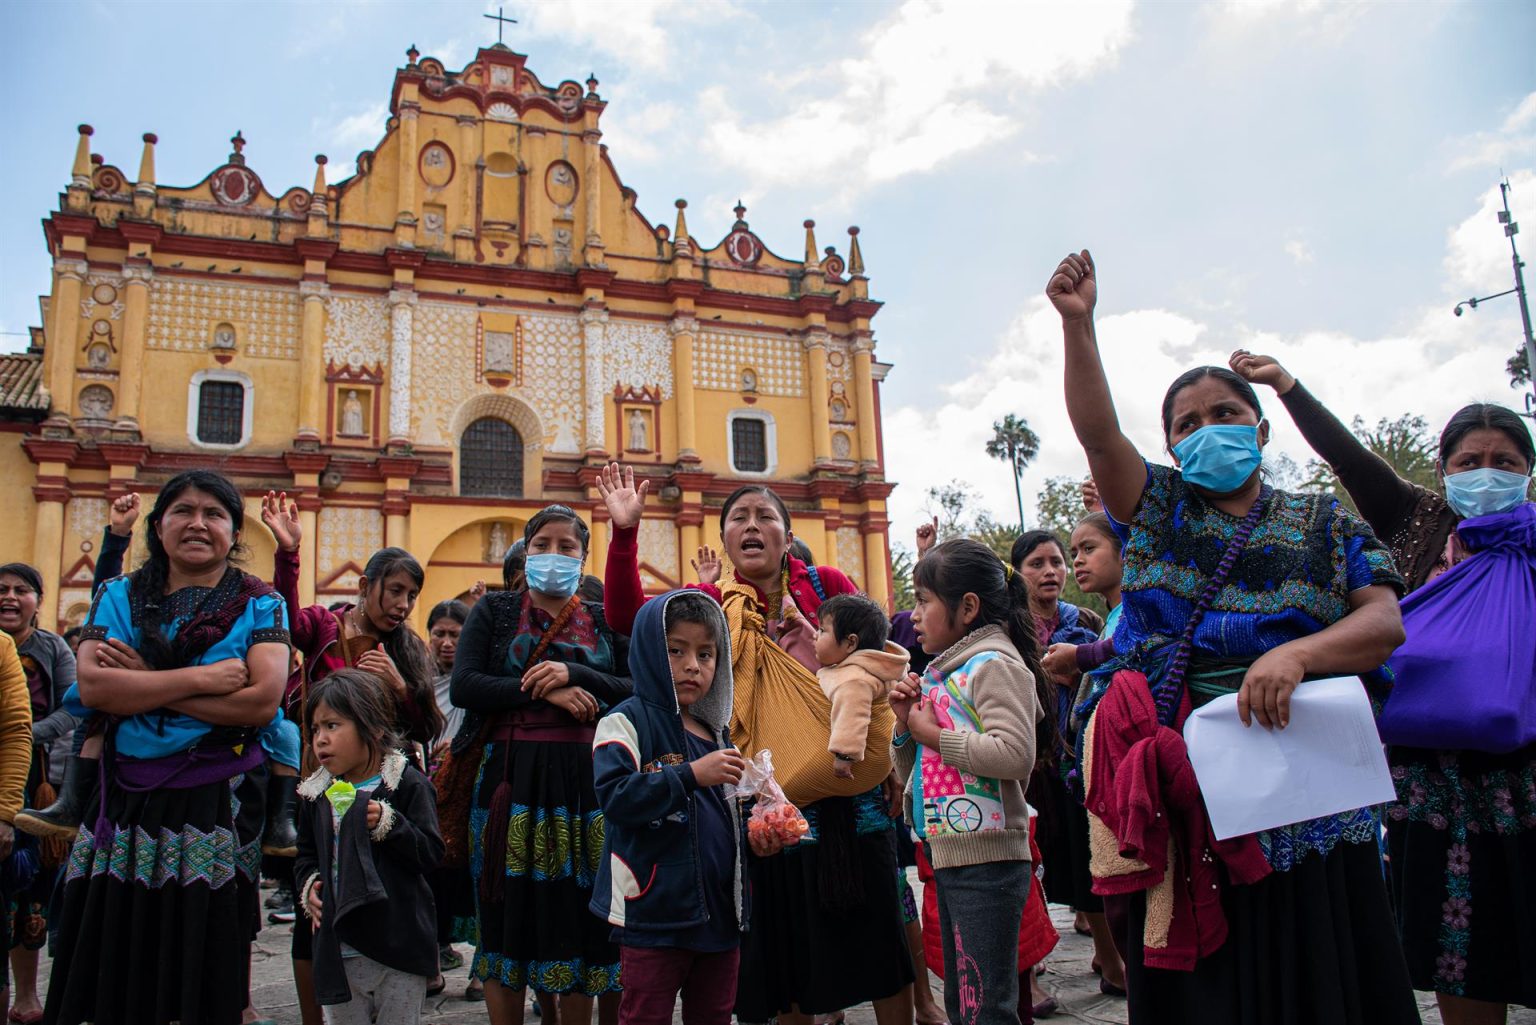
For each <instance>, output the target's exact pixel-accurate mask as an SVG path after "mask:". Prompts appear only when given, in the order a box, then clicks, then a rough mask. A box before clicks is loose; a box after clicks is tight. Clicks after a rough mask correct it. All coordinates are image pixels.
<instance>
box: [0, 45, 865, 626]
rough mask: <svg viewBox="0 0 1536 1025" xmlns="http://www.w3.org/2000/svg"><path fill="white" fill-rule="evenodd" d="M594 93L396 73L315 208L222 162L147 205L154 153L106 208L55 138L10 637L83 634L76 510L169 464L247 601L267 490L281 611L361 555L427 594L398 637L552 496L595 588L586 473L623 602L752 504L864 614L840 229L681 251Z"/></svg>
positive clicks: (491, 70) (9, 395) (858, 334)
mask: <svg viewBox="0 0 1536 1025" xmlns="http://www.w3.org/2000/svg"><path fill="white" fill-rule="evenodd" d="M597 88H598V82H597V81H596V80H595V79H589V80H588V81H587V82H586V83H585V85H584V86H583V85H581V84H578V83H576V82H571V81H566V82H561V83H560V84H559V85H557V86H553V87H551V86H546V85H544V84H543V83H542V82H540V81H539V79H538V78H537V77H536V76H535V75H534V73H533V72H532V71H531V70H529V69H528V67H527V66H526V59H525V57H524V56H523V55H521V54H518V53H515V52H513V51H512V50H510V49H508V48H507V47H505V46H503V45H501V44H497V45H495V46H490V47H486V48H484V49H482V50H480V51H479V53H478V55H477V56H476V57H475V59H474V61H473V62H471V63H470V64H469V66H467V67H465V68H464V69H462V70H460V71H451V70H449V69H448V68H446V67H444V66H443V64H442V63H441V62H439V61H437V60H434V59H432V58H430V57H425V58H424V57H421V56H420V55H419V54H418V53H417V52H416V50H415V48H414V47H413V48H412V49H411V50H409V51H408V52H407V63H406V65H405V66H404V67H403V68H400V69H398V70H397V71H396V72H395V76H394V85H393V88H392V91H391V94H390V103H389V110H390V117H389V121H388V126H387V129H386V131H385V133H384V137H383V139H382V140H380V142H379V144H378V145H377V146H376V147H375V148H374V149H371V150H367V151H365V152H363V153H360V154H359V155H358V157H357V169H356V173H355V174H354V175H353V176H352V177H350V178H347V179H346V180H344V181H340V182H337V183H335V184H332V185H327V184H326V182H325V173H324V171H325V169H324V164H325V157H323V156H322V157H316V164H317V165H319V166H317V167H316V169H315V179H314V183H313V185H312V187H310V188H303V187H298V186H295V187H290V188H286V189H283V188H280V187H279V188H277V189H276V190H275V191H274V189H273V188H272V187H271V186H269V185H268V184H267V183H266V182H264V181H263V180H262V178H261V176H260V174H259V173H258V167H259V161H258V159H257V155H256V154H257V149H256V146H254V145H250V146H249V147H248V144H247V142H246V140H245V139H244V138H243V137H242V136H241V135H240V134H239V133H237V134H236V135H235V137H234V139H233V140H232V147H233V149H232V152H231V153H230V154H229V159H228V162H227V163H225V164H224V165H223V166H221V167H218V168H215V169H214V170H213V171H212V172H211V173H210V174H209V175H208V176H207V177H206V178H204V179H203V180H202V181H200V182H198V183H197V184H195V185H191V186H187V187H177V186H170V185H164V184H161V183H159V182H157V181H156V179H155V147H156V144H157V140H156V138H155V136H154V135H145V136H144V149H143V154H142V156H141V157H140V160H139V167H138V174H137V177H136V180H132V181H130V180H129V179H128V177H127V176H126V175H125V174H124V173H123V172H122V170H120V169H119V168H118V167H117V166H116V165H114V164H113V163H111V162H110V161H108V160H106V159H104V156H103V155H101V154H96V153H93V152H92V151H91V128H90V127H89V126H86V125H82V126H80V135H79V141H78V144H77V148H76V152H75V161H74V167H73V171H72V174H71V177H70V181H69V185H68V188H67V190H66V191H65V193H64V194H63V195H62V197H61V200H60V206H59V209H58V210H55V211H53V212H51V213H49V214H48V216H47V218H46V220H45V221H44V229H45V233H46V236H47V242H48V249H49V253H50V255H51V257H52V259H53V289H52V294H51V295H49V296H46V297H44V298H43V299H42V301H41V305H42V320H43V327H41V328H34V329H33V339H32V342H33V344H32V347H31V348H30V349H29V350H28V351H27V352H25V353H21V354H16V355H11V356H3V357H0V429H3V430H4V431H6V432H8V436H9V438H10V439H11V440H10V441H9V442H7V443H6V444H5V445H4V446H3V451H0V469H3V471H4V474H5V479H6V481H8V482H11V483H12V484H13V485H16V484H24V485H30V487H26V486H12V487H10V488H7V489H6V490H5V492H4V497H3V498H0V512H3V516H4V518H5V522H6V524H7V528H8V529H7V530H6V531H5V535H4V542H3V547H4V551H3V553H0V561H9V560H13V559H20V560H24V561H27V562H31V563H33V564H34V565H36V566H37V567H38V568H39V569H40V570H41V571H42V574H43V578H44V582H45V588H46V590H47V592H48V593H47V598H48V600H47V601H45V602H44V603H43V606H42V611H41V618H42V622H43V625H44V626H47V627H53V626H55V624H56V623H57V624H60V625H61V627H62V625H67V624H70V623H75V622H79V621H80V619H81V618H82V617H83V615H84V613H85V609H86V602H87V598H88V595H89V588H90V580H91V574H92V570H93V568H94V562H93V559H94V553H95V549H96V546H97V545H99V543H100V538H101V532H102V529H103V527H104V526H105V525H106V520H107V509H108V500H109V497H110V496H115V495H118V494H121V493H123V492H125V491H129V490H138V491H141V492H144V493H145V494H146V497H147V498H149V499H152V497H153V493H154V491H155V490H156V489H157V488H158V487H159V485H160V484H162V483H163V482H164V481H165V480H167V479H168V478H169V477H170V476H172V475H173V474H175V473H177V472H179V471H180V470H183V469H186V468H188V467H194V466H213V467H217V468H219V469H221V470H223V471H224V472H226V473H228V474H230V475H231V476H232V477H233V478H234V479H235V480H236V481H237V482H238V483H239V484H240V485H241V487H242V488H243V489H244V490H245V491H246V494H247V495H248V496H249V498H248V503H247V517H246V531H245V541H246V543H247V545H248V547H249V548H250V549H251V562H250V566H251V568H252V569H253V571H255V572H257V573H258V574H263V575H264V574H265V573H266V572H268V570H267V569H266V567H269V566H270V564H271V563H270V556H271V552H272V548H273V541H272V538H271V537H270V535H269V534H268V533H267V532H266V530H265V528H264V527H262V526H261V523H260V519H259V517H258V515H257V510H258V498H259V495H260V494H261V493H262V492H265V491H266V490H267V489H268V488H274V489H285V490H287V491H288V492H289V493H290V494H291V495H297V498H298V503H299V508H300V510H301V516H302V519H303V527H304V551H303V563H302V564H303V573H304V576H303V581H302V585H301V590H302V597H303V598H304V599H305V600H306V601H321V602H329V601H333V600H337V599H340V598H342V597H344V596H346V595H348V594H352V593H355V589H356V586H357V576H358V573H359V571H360V570H361V568H362V566H363V563H364V562H365V560H366V559H367V557H368V555H369V554H370V553H371V552H372V551H374V550H375V549H376V548H378V547H379V546H381V545H384V544H391V545H400V546H402V547H405V548H408V549H409V550H411V551H412V552H413V553H414V554H415V555H416V556H417V557H418V558H419V559H421V560H422V562H423V563H425V564H426V565H427V566H428V577H427V590H426V592H425V593H424V594H423V595H422V597H421V605H420V606H419V608H420V609H421V610H425V609H426V608H429V607H430V605H431V604H432V603H433V602H436V601H438V600H440V599H443V598H447V597H452V596H455V595H458V594H460V593H462V592H464V591H465V590H467V589H468V588H469V587H470V586H471V585H472V584H473V583H474V581H476V580H478V579H484V580H486V581H488V582H490V583H492V584H493V585H494V584H496V583H499V580H500V569H499V565H500V560H501V555H502V553H503V552H504V551H505V549H506V546H507V544H508V543H509V542H510V541H511V540H512V539H514V538H516V537H520V536H521V532H522V526H523V524H524V523H525V522H526V521H527V519H528V517H529V516H531V515H532V514H533V512H535V511H536V510H537V509H538V508H540V507H541V506H542V505H544V504H546V503H548V502H551V501H560V502H565V503H567V504H570V505H572V506H574V507H575V508H577V509H578V510H580V511H582V512H583V514H584V515H587V516H589V517H590V519H591V520H593V521H595V523H594V527H595V529H594V531H593V544H592V552H591V558H590V561H589V564H588V569H589V571H593V572H596V573H598V574H601V573H602V566H603V562H604V559H605V555H606V551H607V530H606V528H605V527H604V526H602V525H601V523H602V521H603V519H604V518H605V516H604V509H603V506H602V503H601V501H600V500H599V499H598V496H597V491H596V488H595V480H596V476H597V469H598V467H599V466H600V465H601V464H602V463H604V462H605V461H607V460H609V459H620V460H623V461H625V462H627V463H632V464H634V465H635V466H636V468H637V470H638V471H639V472H640V473H641V474H643V475H644V476H647V477H649V478H650V479H651V481H652V495H653V498H652V500H651V502H650V504H649V506H648V516H647V519H646V520H645V522H644V524H643V526H642V529H641V532H640V555H641V562H642V566H643V574H644V578H645V581H646V585H647V587H648V588H650V589H653V590H661V589H664V588H667V587H671V586H675V585H676V584H678V583H681V582H685V581H686V580H688V579H691V571H690V567H689V558H690V556H691V555H692V553H693V551H694V549H695V548H696V547H697V546H698V545H699V544H700V543H716V544H718V536H719V535H718V526H717V520H718V515H719V509H720V505H721V503H722V501H723V499H724V498H725V496H726V495H728V494H729V493H730V492H731V491H732V490H734V489H735V488H736V487H738V486H740V485H741V484H742V483H744V482H747V481H758V480H761V481H767V482H771V483H772V484H773V486H774V488H775V489H776V490H777V492H778V493H779V495H780V496H781V497H783V498H784V499H785V500H786V502H788V503H789V506H790V509H791V512H792V515H793V518H794V529H795V533H796V534H797V535H798V536H799V537H801V538H802V539H803V540H805V541H806V542H807V543H808V544H809V545H810V547H811V550H812V552H813V553H814V555H815V558H816V560H817V562H819V563H822V564H825V565H830V566H836V567H838V568H840V569H842V570H844V571H845V572H848V573H849V574H850V575H851V576H853V577H854V578H855V579H856V580H857V581H858V582H859V583H860V584H861V585H862V586H863V587H864V588H865V589H867V590H868V591H869V592H870V594H871V595H873V596H875V597H876V598H877V599H880V600H884V599H885V598H886V596H887V595H888V594H889V580H888V573H889V570H888V558H887V537H886V532H887V521H886V513H885V499H886V497H887V496H888V495H889V493H890V490H891V487H892V485H890V484H888V483H886V481H885V478H884V472H883V465H884V460H883V457H882V451H881V434H880V381H881V380H882V379H883V377H884V376H885V373H886V371H887V370H888V369H889V368H888V367H887V366H886V365H884V364H881V363H879V362H877V361H876V360H875V354H874V348H875V346H874V338H873V335H872V333H871V329H870V321H871V318H872V317H873V316H874V315H875V313H876V312H877V311H878V309H879V307H880V303H878V302H876V301H874V300H871V299H870V298H869V288H868V281H867V279H866V278H865V276H864V263H863V258H862V255H861V253H860V249H859V238H858V229H857V228H850V229H849V235H850V238H849V240H848V250H847V254H846V256H844V255H840V254H839V253H838V252H837V251H836V248H835V247H832V246H828V247H827V248H826V249H825V250H822V249H820V248H819V247H818V244H817V241H816V237H815V226H814V224H813V223H812V222H811V221H806V222H805V250H804V254H803V256H799V257H797V258H793V259H790V258H785V257H781V256H779V255H777V254H775V253H773V252H771V251H770V250H769V249H768V248H767V246H766V245H765V244H764V243H763V241H762V240H761V239H760V238H759V237H758V235H757V234H755V233H754V232H753V230H752V228H751V227H750V226H749V224H748V222H747V220H746V211H745V209H743V208H742V207H740V206H738V207H737V209H736V221H735V223H734V225H733V226H732V227H731V230H730V232H729V233H728V234H727V235H726V236H725V237H724V238H723V239H720V240H718V241H716V242H713V243H710V242H706V241H705V240H702V239H697V238H694V237H693V236H692V235H691V234H690V233H689V231H688V225H687V219H686V217H685V213H686V210H685V208H686V206H687V204H686V203H685V202H684V201H682V200H678V201H677V204H676V212H675V213H676V216H675V220H674V222H673V224H672V225H671V226H670V227H669V226H668V225H666V224H653V223H652V222H651V221H650V220H649V219H648V218H647V217H646V216H645V215H644V214H643V213H641V211H640V210H639V209H638V207H637V205H636V195H635V193H634V191H633V190H631V189H629V188H627V187H626V186H625V185H624V184H623V182H622V181H621V180H620V178H619V174H618V171H617V169H616V168H615V166H614V164H613V163H612V161H611V160H610V158H609V154H608V149H607V147H606V146H604V145H603V144H602V130H601V128H600V122H601V119H602V114H603V110H604V107H605V106H606V104H605V102H604V101H603V99H602V97H601V96H600V95H599V94H598V91H597ZM254 141H255V140H253V142H254ZM248 148H249V149H251V151H252V152H249V153H248V152H247V149H248ZM146 509H147V503H146ZM139 533H140V535H142V528H141V529H140V531H139ZM142 545H143V542H142V536H141V537H140V539H139V540H138V541H137V549H138V551H142ZM137 554H138V552H136V553H135V558H136V556H137ZM419 614H424V613H419ZM418 625H419V624H418Z"/></svg>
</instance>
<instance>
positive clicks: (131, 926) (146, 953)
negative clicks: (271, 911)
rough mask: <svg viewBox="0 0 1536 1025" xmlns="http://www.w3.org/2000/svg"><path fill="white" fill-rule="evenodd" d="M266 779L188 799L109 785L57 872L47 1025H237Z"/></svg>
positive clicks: (252, 922)
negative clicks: (101, 812) (59, 887)
mask: <svg viewBox="0 0 1536 1025" xmlns="http://www.w3.org/2000/svg"><path fill="white" fill-rule="evenodd" d="M266 781H267V769H266V767H265V766H260V767H258V768H257V769H255V770H253V771H252V772H249V773H246V774H244V775H240V776H236V777H234V778H233V779H230V780H225V781H221V782H218V783H210V784H208V785H206V786H201V787H193V788H189V789H186V790H158V791H154V792H152V793H128V792H126V791H124V790H121V789H119V788H118V787H117V785H116V783H115V781H112V780H109V781H108V783H107V800H106V809H105V810H106V820H107V821H106V823H105V826H104V828H103V829H102V830H101V831H100V833H101V835H100V839H99V840H98V838H97V836H96V835H95V833H94V832H93V829H92V827H93V826H94V825H95V821H94V820H95V817H96V812H97V808H96V805H95V803H94V801H93V802H92V806H91V810H90V813H89V814H88V815H87V819H88V821H87V823H86V825H85V827H83V828H82V829H81V831H80V834H79V836H78V837H77V838H76V840H75V844H74V847H73V848H72V849H71V851H70V857H69V862H68V864H67V865H66V866H65V881H64V897H63V912H62V915H61V918H60V931H59V942H58V951H57V956H56V957H55V958H54V961H53V975H52V979H51V980H50V983H49V987H48V1002H47V1020H48V1021H49V1022H55V1023H58V1025H75V1023H79V1022H94V1023H96V1025H163V1023H167V1022H206V1023H207V1025H239V1022H240V1017H241V1012H242V1011H243V1010H244V1008H245V1003H246V989H247V982H248V975H249V970H250V949H251V941H252V940H253V939H254V938H255V936H256V932H257V930H258V929H259V927H260V919H259V917H258V908H257V883H258V870H259V868H260V863H261V829H262V824H263V813H264V811H265V791H266Z"/></svg>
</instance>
